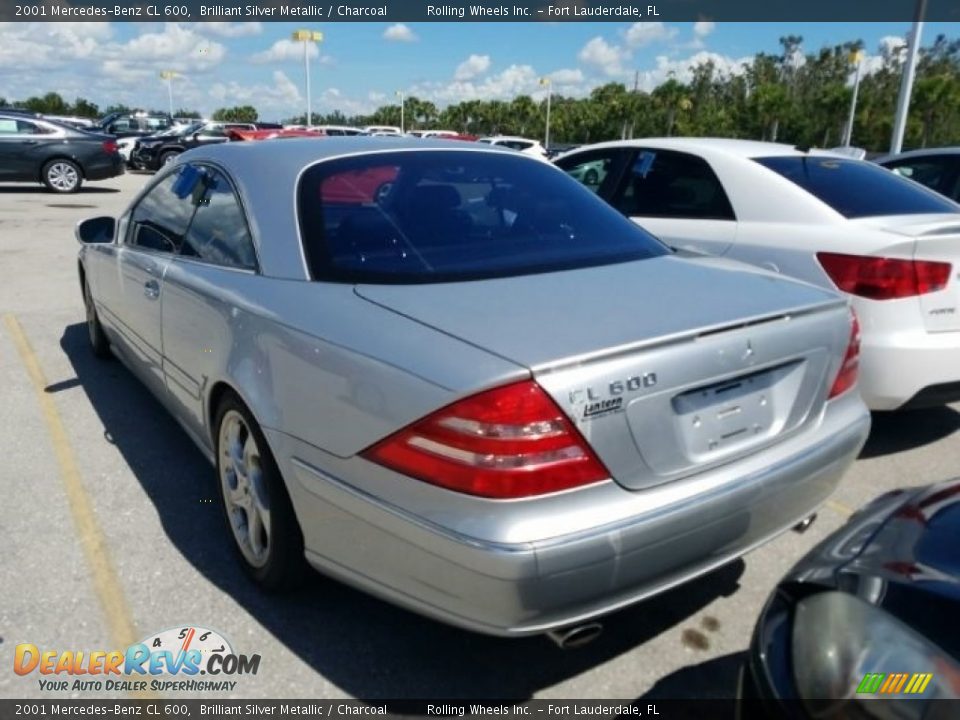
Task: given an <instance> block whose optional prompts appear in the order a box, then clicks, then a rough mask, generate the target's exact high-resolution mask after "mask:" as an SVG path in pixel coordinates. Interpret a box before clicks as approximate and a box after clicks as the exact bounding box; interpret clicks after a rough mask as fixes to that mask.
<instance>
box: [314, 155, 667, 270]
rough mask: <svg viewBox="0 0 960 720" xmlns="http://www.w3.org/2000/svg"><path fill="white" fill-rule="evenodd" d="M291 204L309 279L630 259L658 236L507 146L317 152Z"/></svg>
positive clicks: (656, 251)
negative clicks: (323, 157) (319, 157)
mask: <svg viewBox="0 0 960 720" xmlns="http://www.w3.org/2000/svg"><path fill="white" fill-rule="evenodd" d="M298 211H299V215H300V227H301V231H302V236H303V243H304V252H305V255H306V257H307V260H308V263H309V265H310V268H311V272H312V275H313V277H314V279H317V280H332V281H339V282H367V283H381V284H383V283H387V284H391V283H429V282H448V281H454V280H474V279H481V278H493V277H509V276H512V275H523V274H529V273H540V272H552V271H557V270H568V269H573V268H578V267H587V266H593V265H607V264H612V263H618V262H627V261H631V260H639V259H644V258H649V257H654V256H658V255H663V254H665V253H667V252H668V250H667V249H666V247H665V246H664V245H662V244H661V243H660V242H659V241H658V240H656V239H655V238H653V236H651V235H650V234H649V233H647V232H645V231H644V230H642V229H641V228H639V227H638V226H637V225H635V224H634V223H632V222H631V221H629V220H628V219H626V218H625V217H623V216H622V215H621V214H620V213H618V212H617V211H616V210H614V209H612V208H611V207H610V206H608V205H607V204H606V203H604V202H603V201H602V200H599V199H598V198H597V197H595V196H594V195H593V193H591V192H590V191H589V190H587V189H585V188H584V187H583V186H581V185H580V183H578V182H577V181H575V180H572V179H570V178H569V177H567V176H566V174H565V173H563V172H560V171H558V170H557V169H556V168H554V167H552V166H550V165H547V164H545V163H541V162H539V161H531V160H528V159H526V158H523V157H517V156H514V155H510V154H507V153H493V152H478V151H431V150H425V151H414V152H409V151H408V152H386V153H371V154H366V155H361V156H357V157H350V158H343V159H339V160H333V161H330V162H323V163H318V164H316V165H314V166H312V167H310V168H309V169H308V170H307V171H306V172H305V173H304V174H303V178H302V179H301V181H300V188H299V201H298Z"/></svg>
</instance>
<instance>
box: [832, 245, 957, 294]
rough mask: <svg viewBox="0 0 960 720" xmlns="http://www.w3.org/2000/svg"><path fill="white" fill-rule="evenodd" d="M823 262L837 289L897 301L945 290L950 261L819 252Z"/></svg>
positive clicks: (948, 277) (948, 276)
mask: <svg viewBox="0 0 960 720" xmlns="http://www.w3.org/2000/svg"><path fill="white" fill-rule="evenodd" d="M817 259H818V260H819V261H820V265H821V266H822V267H823V269H824V270H825V271H826V273H827V275H829V276H830V279H831V280H833V282H834V283H835V284H836V286H837V287H838V288H840V289H841V290H843V291H844V292H848V293H850V294H851V295H858V296H860V297H865V298H870V299H871V300H894V299H896V298H905V297H912V296H914V295H923V294H925V293H931V292H936V291H937V290H943V288H945V287H946V286H947V281H948V280H949V279H950V263H944V262H933V261H930V260H900V259H897V258H882V257H869V256H864V255H841V254H839V253H817Z"/></svg>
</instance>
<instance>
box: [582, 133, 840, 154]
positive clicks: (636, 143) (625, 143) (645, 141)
mask: <svg viewBox="0 0 960 720" xmlns="http://www.w3.org/2000/svg"><path fill="white" fill-rule="evenodd" d="M606 147H657V148H663V149H665V150H671V149H676V150H696V151H698V152H706V153H722V154H724V155H732V156H736V157H741V158H757V157H776V156H783V155H805V154H807V153H806V152H805V151H803V150H798V149H797V148H796V147H795V146H794V145H787V144H785V143H773V142H764V141H762V140H739V139H736V138H710V137H660V138H636V139H633V140H613V141H610V142H604V143H597V144H596V145H583V146H581V147H579V148H577V149H576V150H574V151H571V152H582V151H584V150H588V149H594V148H606ZM813 152H814V153H815V154H817V155H822V154H825V153H826V154H830V155H835V154H836V153H831V152H830V151H828V150H820V149H818V150H815V151H813Z"/></svg>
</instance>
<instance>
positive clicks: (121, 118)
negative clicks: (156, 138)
mask: <svg viewBox="0 0 960 720" xmlns="http://www.w3.org/2000/svg"><path fill="white" fill-rule="evenodd" d="M173 125H174V122H173V119H172V118H171V117H170V116H169V115H158V114H155V113H146V112H135V113H111V114H109V115H107V116H105V117H103V118H100V120H99V121H98V122H97V124H96V125H95V126H94V127H93V128H91V129H92V130H94V131H95V132H102V133H106V134H107V135H113V136H114V137H117V138H125V137H145V136H147V135H155V134H156V133H160V132H163V131H165V130H169V129H170V128H171V127H173Z"/></svg>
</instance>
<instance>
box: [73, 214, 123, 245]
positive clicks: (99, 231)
mask: <svg viewBox="0 0 960 720" xmlns="http://www.w3.org/2000/svg"><path fill="white" fill-rule="evenodd" d="M116 230H117V221H116V220H115V219H114V218H112V217H110V216H108V215H104V216H101V217H94V218H87V219H86V220H81V221H80V222H78V223H77V227H76V229H75V231H74V233H75V234H76V236H77V241H78V242H80V243H82V244H83V245H93V244H103V243H112V242H113V236H114V234H115V233H116Z"/></svg>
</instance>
